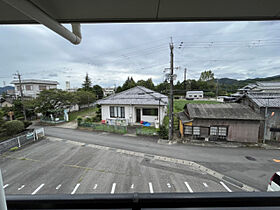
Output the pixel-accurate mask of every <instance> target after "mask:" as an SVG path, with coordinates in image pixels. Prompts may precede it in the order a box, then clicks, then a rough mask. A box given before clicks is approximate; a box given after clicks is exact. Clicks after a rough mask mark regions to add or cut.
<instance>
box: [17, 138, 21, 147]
mask: <svg viewBox="0 0 280 210" xmlns="http://www.w3.org/2000/svg"><path fill="white" fill-rule="evenodd" d="M17 140H18V147H21V145H20V140H19V137H17Z"/></svg>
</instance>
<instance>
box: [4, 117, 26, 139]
mask: <svg viewBox="0 0 280 210" xmlns="http://www.w3.org/2000/svg"><path fill="white" fill-rule="evenodd" d="M3 128H4V129H5V133H6V134H7V135H15V134H18V133H20V132H22V131H23V130H24V123H23V122H21V121H19V120H12V121H7V122H5V124H4V125H3Z"/></svg>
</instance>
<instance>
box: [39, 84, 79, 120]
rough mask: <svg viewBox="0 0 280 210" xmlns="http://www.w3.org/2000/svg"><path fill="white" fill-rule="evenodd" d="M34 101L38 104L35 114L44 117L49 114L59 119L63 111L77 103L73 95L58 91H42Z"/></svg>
mask: <svg viewBox="0 0 280 210" xmlns="http://www.w3.org/2000/svg"><path fill="white" fill-rule="evenodd" d="M36 100H37V104H38V106H37V107H36V112H38V113H42V114H43V115H44V116H45V117H49V116H50V115H51V114H53V116H54V117H59V116H60V115H62V114H63V111H64V109H66V108H69V107H70V106H71V105H74V104H77V103H78V100H77V97H76V96H75V94H73V93H70V92H66V91H62V90H58V89H51V90H43V91H42V92H40V94H39V97H38V98H37V99H36Z"/></svg>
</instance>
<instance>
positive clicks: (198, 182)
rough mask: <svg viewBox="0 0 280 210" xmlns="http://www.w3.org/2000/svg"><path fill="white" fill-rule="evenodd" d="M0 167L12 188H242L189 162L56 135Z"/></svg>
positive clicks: (51, 190)
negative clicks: (194, 166) (188, 163)
mask: <svg viewBox="0 0 280 210" xmlns="http://www.w3.org/2000/svg"><path fill="white" fill-rule="evenodd" d="M0 167H1V170H2V173H3V179H4V188H5V191H6V193H7V194H33V195H34V194H75V193H78V194H79V193H130V192H140V193H141V192H148V193H157V192H218V191H223V192H234V191H241V190H240V189H238V188H236V187H235V186H233V185H231V184H229V183H226V182H224V181H221V180H219V179H216V178H214V177H212V176H210V175H209V174H206V173H204V172H202V171H200V170H198V169H196V168H193V167H188V166H186V165H184V164H178V163H173V162H169V161H163V160H160V159H157V158H155V157H152V156H148V155H143V154H141V153H134V152H131V153H129V152H125V151H122V150H116V149H113V148H110V147H104V146H97V145H90V144H82V143H78V142H74V141H68V140H62V139H56V138H48V139H45V140H41V141H39V142H37V143H34V144H31V145H29V146H27V147H25V148H22V149H21V150H18V151H15V152H8V153H6V154H4V155H2V156H1V157H0Z"/></svg>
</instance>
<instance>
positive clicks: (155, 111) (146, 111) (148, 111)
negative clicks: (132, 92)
mask: <svg viewBox="0 0 280 210" xmlns="http://www.w3.org/2000/svg"><path fill="white" fill-rule="evenodd" d="M142 112H143V115H148V116H158V109H157V108H155V109H143V110H142Z"/></svg>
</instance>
